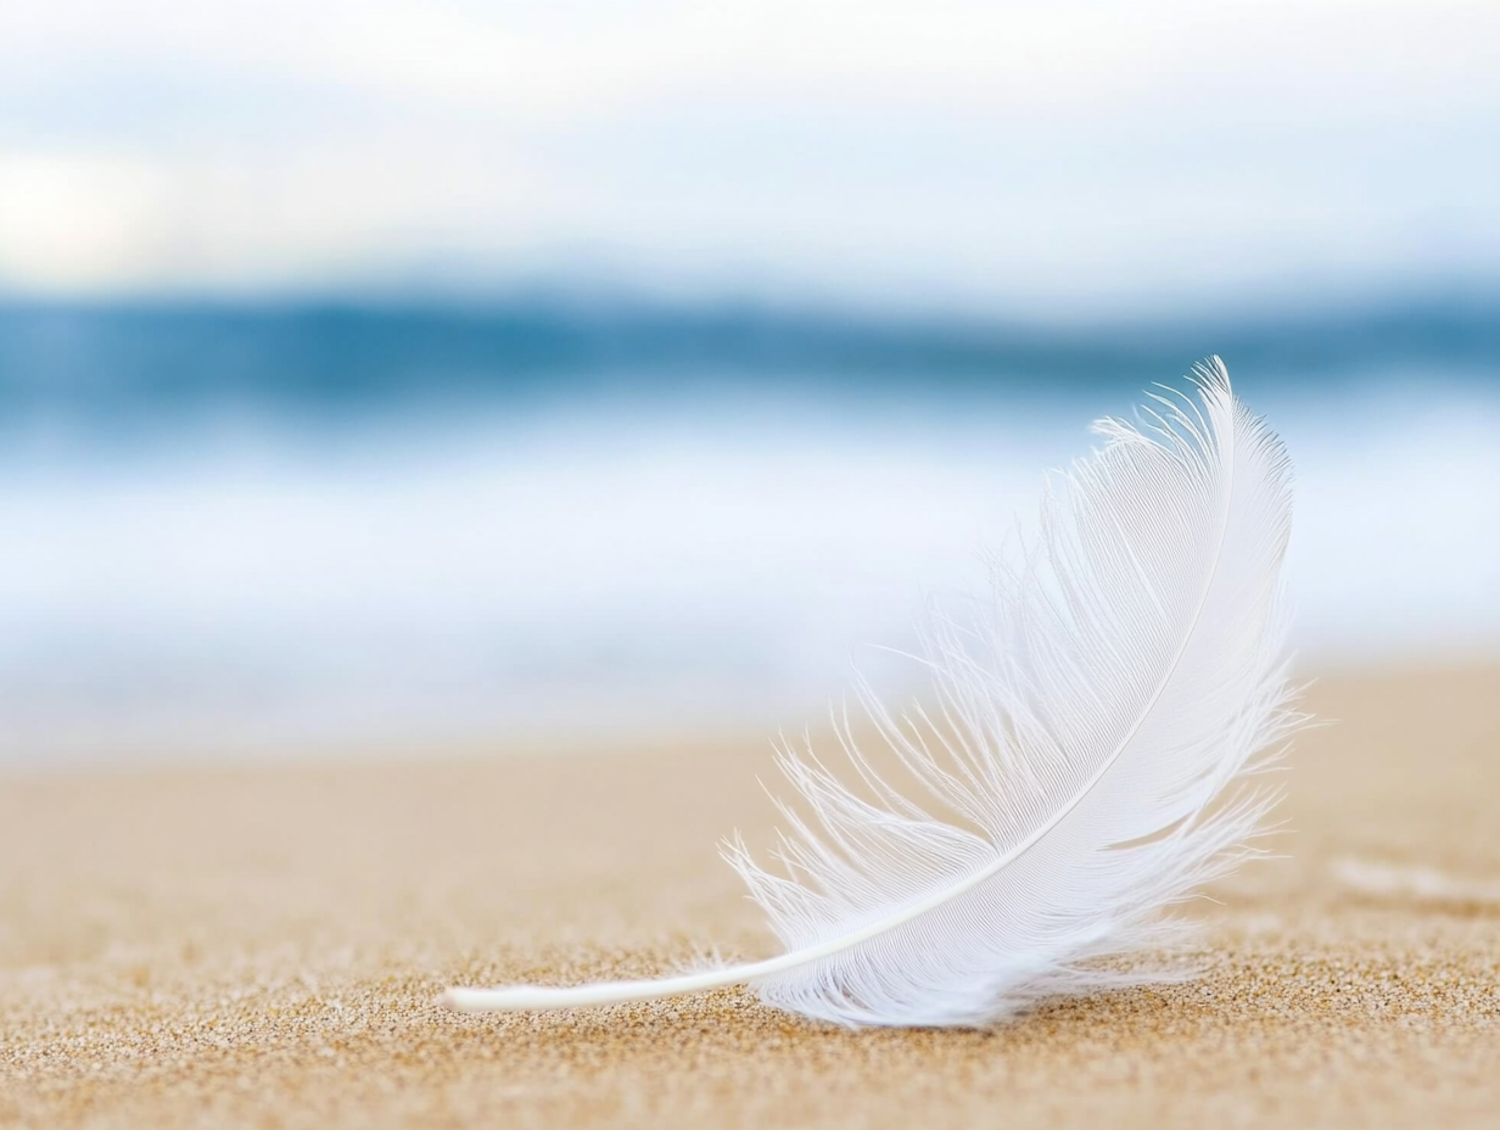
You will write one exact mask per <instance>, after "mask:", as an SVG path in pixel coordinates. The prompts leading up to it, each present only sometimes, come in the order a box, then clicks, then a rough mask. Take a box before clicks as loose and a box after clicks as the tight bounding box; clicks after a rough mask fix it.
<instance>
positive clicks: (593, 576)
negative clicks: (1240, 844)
mask: <svg viewBox="0 0 1500 1130" xmlns="http://www.w3.org/2000/svg"><path fill="white" fill-rule="evenodd" d="M1210 353H1219V354H1221V355H1222V356H1223V357H1224V358H1225V360H1226V362H1227V363H1228V365H1229V369H1230V373H1231V376H1232V377H1233V379H1234V381H1235V385H1236V388H1237V390H1238V391H1239V393H1240V394H1241V396H1243V397H1244V398H1245V399H1246V400H1248V402H1249V403H1250V404H1251V405H1252V407H1254V408H1255V409H1256V410H1257V411H1259V412H1261V413H1264V414H1265V415H1267V416H1268V417H1269V418H1270V422H1271V424H1272V426H1273V427H1274V428H1275V429H1276V430H1277V431H1279V432H1280V433H1281V434H1282V436H1283V437H1284V438H1285V440H1286V442H1287V444H1288V446H1289V447H1290V450H1291V453H1292V456H1293V458H1294V461H1295V463H1296V466H1297V472H1298V481H1299V486H1298V499H1297V505H1298V512H1297V526H1296V531H1295V535H1294V545H1293V550H1292V560H1291V564H1290V572H1291V584H1292V591H1293V595H1294V598H1295V602H1296V605H1297V607H1298V610H1299V618H1298V622H1297V645H1298V648H1299V650H1300V652H1301V653H1302V655H1303V657H1304V659H1303V663H1302V666H1303V668H1304V670H1305V671H1309V672H1311V671H1317V670H1320V669H1324V668H1326V667H1328V666H1330V665H1348V664H1403V663H1415V662H1441V661H1446V660H1449V659H1459V658H1463V657H1465V656H1473V655H1493V654H1495V653H1496V651H1497V650H1500V445H1497V442H1496V434H1497V425H1500V304H1496V303H1485V302H1477V301H1476V302H1459V301H1447V302H1439V301H1434V302H1431V303H1425V304H1407V305H1394V306H1389V307H1366V308H1360V309H1347V308H1346V309H1334V310H1331V311H1325V312H1321V313H1319V312H1314V313H1308V314H1303V315H1295V314H1284V315H1279V316H1274V317H1273V316H1270V315H1266V316H1264V317H1262V318H1261V319H1260V320H1256V321H1252V322H1233V321H1228V320H1221V321H1218V322H1210V321H1199V322H1193V323H1182V324H1175V323H1166V322H1157V323H1150V324H1123V323H1120V324H1101V325H1091V326H1077V325H1050V326H1047V325H1042V326H1038V325H1031V326H1024V325H1015V326H1006V325H991V324H983V323H976V322H961V321H955V322H942V321H938V320H931V321H920V320H902V319H900V318H894V317H893V318H887V319H874V318H856V317H844V316H837V315H833V314H828V313H820V312H806V311H801V310H798V309H795V308H776V307H761V308H754V307H729V306H725V307H718V308H705V309H695V308H681V307H678V308H672V307H656V306H646V305H632V304H628V303H602V302H593V303H588V302H568V301H562V300H551V299H535V300H521V299H516V300H512V301H507V302H497V303H493V304H489V305H482V304H472V305H450V306H443V305H438V304H433V305H425V306H424V305H384V306H383V305H380V304H376V303H370V304H365V305H358V304H350V305H334V304H321V305H320V304H296V303H286V304H281V305H263V306H256V305H249V304H238V305H236V304H223V305H210V304H201V305H170V304H167V305H150V304H106V305H87V304H57V303H25V302H16V303H11V304H9V305H4V306H0V523H3V527H0V528H3V530H4V532H5V541H4V544H5V552H4V553H3V554H0V759H3V760H7V761H12V762H14V761H28V760H32V759H37V758H57V757H65V756H74V755H76V756H110V755H113V754H115V753H118V752H130V753H143V752H144V753H163V754H172V755H178V754H192V753H215V752H221V751H235V750H245V749H272V748H285V749H293V748H295V749H305V748H307V747H308V746H328V747H333V748H339V749H343V748H353V747H355V746H369V745H375V746H385V747H389V748H393V749H397V748H399V749H412V748H417V747H419V746H431V745H440V744H442V743H451V742H462V741H469V740H489V739H491V738H494V737H495V736H497V735H510V736H515V735H524V736H542V735H558V736H564V737H566V736H569V735H577V734H587V733H609V732H614V733H620V734H625V733H639V734H658V733H664V732H671V731H686V730H692V729H698V728H703V727H705V726H706V727H713V728H725V727H732V726H733V727H738V726H762V727H765V728H766V729H767V731H768V732H770V731H773V730H774V729H776V728H777V727H784V728H786V729H788V730H798V729H800V728H801V727H802V726H803V724H804V723H805V722H807V721H813V722H816V721H817V720H818V719H819V718H820V717H822V716H823V715H824V712H825V711H826V709H827V704H828V702H829V701H830V700H831V699H836V698H838V697H839V696H840V695H841V694H842V693H843V692H844V690H845V688H846V687H847V685H848V676H849V671H850V666H851V662H852V663H856V664H858V666H859V667H860V668H861V669H863V670H865V671H867V672H869V673H870V674H871V676H872V678H873V679H874V680H875V681H876V682H877V683H879V684H881V685H883V686H886V687H888V688H891V689H892V690H893V691H894V692H895V693H897V694H899V693H901V692H902V690H903V689H904V688H905V685H906V684H907V683H909V682H910V681H911V680H912V678H913V676H914V674H915V672H914V671H913V668H912V666H911V665H910V663H909V662H907V661H903V660H901V659H899V658H898V657H895V656H893V655H892V654H890V653H889V652H887V651H883V650H881V649H880V648H878V647H875V646H872V645H890V646H891V647H894V648H898V649H899V648H902V647H906V646H909V645H910V643H911V639H912V623H913V621H914V620H915V619H916V618H917V617H918V616H919V615H920V613H921V609H922V606H923V602H924V600H925V599H927V597H928V596H930V595H932V594H944V593H961V592H972V591H977V590H979V589H981V588H982V587H983V583H984V574H983V568H982V564H981V559H980V552H981V550H982V548H983V547H984V546H986V545H996V544H998V543H999V542H1000V541H1001V539H1002V538H1003V537H1004V536H1005V533H1006V531H1007V529H1008V528H1009V527H1010V526H1011V524H1012V523H1013V521H1014V520H1015V518H1016V516H1017V515H1020V516H1021V518H1022V520H1026V519H1028V518H1029V517H1030V516H1031V514H1032V513H1033V508H1034V505H1035V498H1036V495H1037V491H1038V487H1039V485H1040V483H1041V480H1042V477H1043V475H1044V473H1045V472H1046V471H1047V470H1049V469H1051V468H1058V467H1062V466H1065V465H1066V464H1067V463H1068V461H1069V460H1071V459H1073V458H1075V457H1078V456H1081V455H1083V454H1085V453H1086V452H1087V451H1088V450H1089V448H1090V446H1091V445H1092V444H1093V442H1094V441H1093V439H1092V437H1091V436H1090V435H1089V433H1088V425H1089V423H1090V422H1091V421H1092V420H1093V419H1095V418H1096V417H1098V416H1101V415H1105V414H1125V413H1129V412H1130V411H1131V410H1132V409H1133V406H1134V405H1136V404H1137V403H1139V402H1140V400H1141V395H1140V394H1141V392H1142V390H1144V389H1146V388H1147V387H1148V386H1150V385H1151V384H1152V383H1154V382H1158V381H1160V382H1166V383H1175V384H1177V385H1178V386H1179V387H1181V385H1182V382H1181V380H1180V375H1181V374H1183V373H1184V372H1186V371H1187V369H1188V368H1189V367H1190V366H1191V365H1192V363H1193V362H1194V361H1196V360H1198V359H1199V358H1200V357H1202V356H1204V355H1207V354H1210Z"/></svg>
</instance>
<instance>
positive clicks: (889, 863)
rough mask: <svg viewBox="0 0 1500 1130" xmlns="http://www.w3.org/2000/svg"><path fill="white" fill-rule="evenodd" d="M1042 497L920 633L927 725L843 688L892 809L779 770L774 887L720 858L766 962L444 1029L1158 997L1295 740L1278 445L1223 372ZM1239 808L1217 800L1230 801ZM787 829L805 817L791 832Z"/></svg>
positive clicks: (751, 864)
mask: <svg viewBox="0 0 1500 1130" xmlns="http://www.w3.org/2000/svg"><path fill="white" fill-rule="evenodd" d="M1191 380H1192V382H1193V386H1194V391H1195V392H1196V394H1197V395H1196V398H1195V397H1193V396H1189V395H1184V394H1181V393H1174V392H1172V391H1170V390H1164V391H1163V392H1162V393H1159V394H1155V395H1153V396H1152V397H1151V400H1152V403H1151V405H1150V406H1148V407H1147V408H1146V409H1144V410H1143V413H1142V416H1143V423H1142V424H1141V425H1140V426H1136V425H1132V424H1130V423H1127V422H1125V421H1121V420H1115V419H1106V420H1102V421H1100V422H1099V423H1098V424H1096V425H1095V429H1096V431H1097V432H1098V433H1099V434H1101V435H1102V436H1103V437H1104V438H1105V441H1106V442H1105V445H1104V446H1103V448H1102V449H1101V450H1098V451H1096V452H1095V453H1094V454H1093V455H1092V456H1091V457H1089V458H1087V459H1085V460H1082V461H1080V462H1078V463H1076V464H1075V465H1074V466H1073V468H1072V469H1071V471H1069V472H1066V473H1062V474H1060V475H1058V476H1056V477H1055V479H1054V480H1053V481H1052V482H1051V483H1050V484H1049V489H1048V490H1047V491H1046V492H1045V494H1044V497H1043V500H1042V506H1041V521H1040V528H1039V531H1038V534H1037V535H1036V536H1035V538H1034V539H1033V540H1032V541H1031V542H1030V543H1029V544H1027V543H1023V544H1021V545H1020V547H1019V552H1017V553H1014V554H1012V555H1011V556H1010V557H1008V558H1006V559H1003V560H1002V561H999V562H997V563H996V564H995V566H994V570H995V571H994V581H995V584H994V600H993V604H992V605H990V606H988V607H986V608H985V610H984V613H983V615H982V616H980V617H978V618H977V619H975V620H973V621H970V620H965V621H963V622H960V621H958V620H956V619H953V618H950V617H947V616H943V615H938V616H935V617H934V618H933V620H932V622H931V624H930V625H929V626H928V628H927V630H926V633H925V635H926V639H925V647H926V657H925V662H926V664H927V665H928V667H929V668H930V669H931V672H932V675H933V679H934V683H935V688H934V690H935V694H934V696H933V698H932V700H931V702H932V705H931V706H929V707H927V708H925V709H924V708H920V707H919V708H914V709H913V710H912V711H911V712H910V714H908V715H907V716H906V717H904V718H902V719H900V720H897V719H895V718H893V717H892V716H891V715H890V714H889V713H888V712H887V711H886V710H885V709H884V708H883V707H882V706H881V705H880V704H879V703H878V702H877V701H876V700H875V698H874V696H873V695H871V694H870V693H869V691H868V689H867V688H865V687H863V686H861V691H860V697H861V698H862V699H863V701H864V704H865V707H866V709H867V710H868V712H869V714H870V717H871V720H872V721H873V723H874V725H875V727H876V728H877V729H878V730H879V732H880V734H881V736H882V737H883V739H884V741H885V742H886V743H887V744H888V745H889V746H890V749H891V750H892V751H893V753H894V755H895V758H896V759H897V760H898V761H899V763H900V767H901V775H902V777H903V779H906V778H909V781H908V782H907V785H908V786H909V787H897V786H896V785H895V784H893V783H891V781H890V780H889V779H888V778H887V777H886V776H883V775H882V774H881V773H879V772H877V771H876V769H875V767H874V766H873V765H872V764H871V762H870V761H869V760H867V758H866V757H865V755H864V754H862V753H861V752H860V750H859V749H858V748H857V747H856V745H855V744H854V742H853V740H852V738H851V736H850V732H849V727H848V724H847V722H845V723H844V724H843V725H842V726H841V728H840V737H841V740H842V742H843V745H844V749H845V752H846V754H847V756H848V760H849V763H850V766H851V768H852V770H853V776H852V778H851V780H852V781H854V782H855V783H856V784H857V785H858V786H859V787H860V791H859V792H856V791H855V789H854V788H851V787H850V785H849V784H846V783H845V782H844V781H842V780H840V779H839V778H838V777H837V776H835V775H834V774H833V773H831V772H830V771H829V770H828V769H826V768H825V767H824V766H823V764H822V763H820V762H819V761H818V760H816V759H815V758H814V757H812V755H811V752H810V751H809V752H808V753H807V754H806V755H803V756H799V755H796V754H794V753H792V752H791V751H790V750H786V749H783V750H782V751H781V754H780V765H781V769H782V771H783V772H784V773H785V775H786V777H787V779H788V780H789V782H790V783H791V785H792V787H793V789H794V790H795V792H796V794H797V796H798V798H799V800H800V802H801V804H800V811H799V810H798V809H794V808H792V807H791V806H788V805H780V807H781V811H782V813H783V815H784V816H785V818H786V820H787V821H788V823H789V824H790V831H789V832H788V833H785V834H783V835H782V837H781V840H780V847H779V851H778V855H779V857H780V859H779V863H780V865H781V866H780V868H779V869H778V870H775V871H773V870H767V869H765V868H763V867H762V866H760V865H759V864H757V863H756V862H755V861H754V860H753V859H752V858H751V856H750V854H749V852H748V851H747V850H746V848H745V846H744V844H743V842H742V841H740V840H739V839H738V838H737V837H736V839H735V840H734V842H733V843H731V844H729V845H727V846H726V849H725V856H726V858H727V860H728V862H729V863H730V865H731V866H732V867H734V869H735V870H736V871H737V872H738V873H739V875H740V876H741V878H743V879H744V881H745V882H746V884H747V885H748V886H749V888H750V893H751V895H752V896H753V897H754V899H755V901H756V902H757V903H759V904H760V906H761V907H762V908H763V910H764V911H765V913H766V916H767V918H768V919H769V921H770V925H771V928H772V930H774V931H775V933H776V935H777V936H778V937H779V938H780V940H781V942H782V943H783V945H784V946H785V949H786V952H785V953H783V954H782V955H781V956H779V957H775V958H771V959H769V960H766V961H760V962H754V963H750V964H746V965H739V966H730V967H725V968H718V969H713V970H709V971H706V972H700V973H692V974H686V975H683V976H678V977H670V978H666V979H663V980H659V981H633V982H611V983H606V984H599V985H585V986H580V987H577V988H549V987H542V986H525V985H522V986H512V987H507V988H501V989H452V990H449V992H448V993H447V994H446V995H445V997H444V1002H445V1003H446V1004H448V1005H449V1006H450V1007H454V1008H458V1009H461V1010H464V1011H488V1010H520V1009H526V1010H529V1009H547V1008H561V1007H573V1006H582V1005H594V1004H607V1003H613V1002H619V1001H627V1000H638V999H647V998H653V997H660V996H669V995H676V994H681V993H690V992H698V991H702V990H706V989H713V988H718V987H722V986H725V985H732V984H739V983H748V984H750V985H751V986H752V987H753V988H754V989H755V990H756V991H757V992H758V993H759V995H760V997H761V999H762V1000H764V1001H766V1002H767V1003H769V1004H772V1005H775V1006H777V1007H780V1008H784V1009H788V1010H790V1011H792V1012H797V1013H801V1014H803V1015H805V1016H810V1017H817V1018H821V1019H823V1020H828V1021H833V1022H835V1023H838V1024H844V1025H851V1026H858V1025H922V1026H932V1025H950V1026H980V1025H986V1024H991V1023H994V1022H996V1021H998V1020H1001V1019H1003V1018H1005V1017H1007V1016H1010V1015H1013V1014H1014V1013H1016V1012H1018V1011H1020V1010H1022V1009H1024V1008H1026V1007H1027V1006H1029V1005H1031V1004H1033V1003H1035V1002H1036V1001H1038V1000H1040V999H1042V998H1045V997H1049V996H1054V995H1057V994H1063V993H1085V992H1090V991H1094V990H1097V989H1100V988H1104V987H1113V986H1119V985H1123V984H1130V983H1139V982H1141V981H1145V980H1154V979H1159V978H1160V977H1161V976H1162V972H1161V971H1160V970H1157V971H1139V970H1136V969H1133V968H1132V966H1131V964H1130V963H1128V962H1127V963H1123V964H1122V963H1121V962H1120V961H1118V960H1114V961H1111V960H1110V959H1120V958H1125V957H1130V956H1132V955H1138V954H1140V953H1143V952H1150V951H1158V950H1161V949H1163V948H1165V947H1168V946H1171V945H1173V944H1175V943H1179V942H1180V941H1182V939H1183V932H1184V930H1185V929H1186V928H1187V927H1186V926H1185V924H1184V923H1183V922H1182V921H1181V920H1179V919H1175V918H1173V917H1172V916H1171V915H1170V914H1169V913H1167V910H1168V908H1169V907H1170V906H1172V905H1173V904H1176V903H1179V902H1181V901H1183V900H1184V899H1186V898H1188V897H1189V896H1190V895H1191V894H1192V892H1193V891H1194V890H1195V889H1197V888H1199V887H1201V886H1202V885H1203V884H1204V883H1207V882H1209V881H1211V880H1213V879H1216V878H1218V877H1220V876H1222V875H1224V874H1226V873H1227V872H1229V871H1230V870H1232V869H1233V868H1234V867H1235V866H1236V865H1237V864H1239V863H1240V862H1241V861H1242V860H1243V859H1245V858H1246V857H1247V856H1250V855H1253V854H1256V850H1255V849H1254V848H1253V847H1251V846H1250V841H1251V840H1252V839H1253V838H1254V837H1255V836H1256V835H1257V834H1258V833H1259V832H1260V831H1261V829H1262V825H1263V822H1264V819H1265V817H1266V815H1267V813H1268V811H1269V809H1270V808H1271V807H1272V805H1273V804H1274V803H1275V799H1276V790H1275V789H1274V788H1271V787H1268V786H1265V785H1261V786H1259V787H1255V786H1254V785H1245V784H1244V783H1243V782H1244V780H1245V778H1247V777H1248V776H1250V775H1251V774H1253V773H1254V772H1255V771H1256V770H1257V769H1259V768H1261V767H1263V766H1264V764H1266V762H1267V761H1268V760H1269V759H1271V758H1273V757H1274V756H1276V755H1277V754H1278V753H1279V752H1280V750H1281V748H1283V747H1284V745H1285V743H1286V741H1287V739H1288V737H1289V736H1290V734H1291V733H1292V731H1293V730H1295V729H1296V728H1297V727H1298V726H1299V725H1300V724H1301V723H1302V721H1303V716H1302V715H1300V714H1298V713H1297V712H1296V711H1295V710H1294V709H1293V708H1292V706H1291V698H1292V690H1291V687H1290V685H1289V682H1288V678H1287V667H1286V660H1285V658H1284V657H1283V637H1284V634H1285V627H1286V616H1285V613H1284V605H1283V601H1282V598H1281V587H1280V582H1279V579H1278V575H1279V571H1280V566H1281V560H1282V556H1283V553H1284V550H1285V548H1286V542H1287V537H1288V533H1289V530H1290V522H1291V485H1290V484H1291V475H1290V467H1289V464H1288V461H1287V458H1286V454H1285V451H1284V449H1283V448H1282V445H1281V443H1280V441H1279V440H1278V439H1277V438H1276V437H1275V436H1274V435H1273V434H1272V433H1271V432H1270V431H1268V430H1267V429H1266V427H1265V426H1264V425H1263V424H1262V422H1261V421H1260V420H1259V419H1257V418H1256V417H1254V416H1252V415H1251V414H1250V413H1249V411H1248V410H1247V409H1246V408H1245V407H1244V405H1243V404H1241V403H1240V402H1239V401H1238V400H1236V399H1235V398H1234V396H1233V394H1232V392H1231V390H1230V385H1229V377H1228V374H1227V373H1226V372H1225V369H1224V366H1223V364H1222V363H1221V362H1220V361H1219V359H1218V358H1217V357H1215V358H1213V359H1211V360H1210V361H1208V362H1205V363H1204V364H1202V365H1200V366H1198V367H1197V368H1196V369H1195V370H1194V372H1193V375H1192V378H1191ZM1231 786H1233V787H1231ZM803 813H805V814H806V815H804V814H803Z"/></svg>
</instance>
